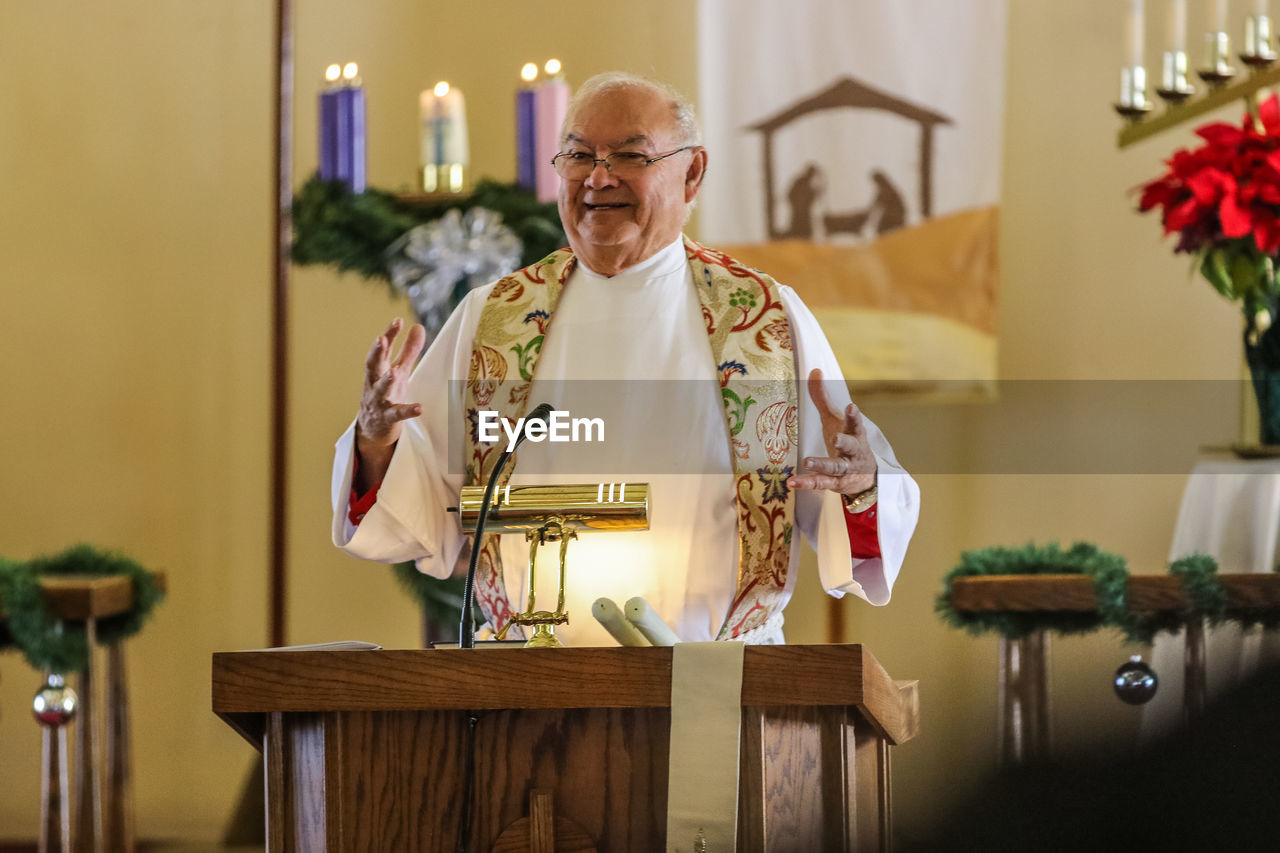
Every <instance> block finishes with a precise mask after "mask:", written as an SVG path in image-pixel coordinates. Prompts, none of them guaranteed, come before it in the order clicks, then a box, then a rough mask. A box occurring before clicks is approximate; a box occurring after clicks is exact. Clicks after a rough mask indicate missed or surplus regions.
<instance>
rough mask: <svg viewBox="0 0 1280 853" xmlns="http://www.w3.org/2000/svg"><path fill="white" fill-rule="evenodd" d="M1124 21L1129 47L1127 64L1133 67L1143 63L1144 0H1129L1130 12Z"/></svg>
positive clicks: (1126, 40)
mask: <svg viewBox="0 0 1280 853" xmlns="http://www.w3.org/2000/svg"><path fill="white" fill-rule="evenodd" d="M1124 23H1125V43H1126V45H1127V47H1128V56H1127V57H1126V59H1125V65H1127V66H1129V67H1130V68H1133V67H1135V66H1138V65H1141V64H1142V0H1129V14H1127V15H1126V16H1125V19H1124Z"/></svg>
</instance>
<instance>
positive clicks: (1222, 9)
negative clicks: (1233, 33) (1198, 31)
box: [1209, 0, 1227, 33]
mask: <svg viewBox="0 0 1280 853" xmlns="http://www.w3.org/2000/svg"><path fill="white" fill-rule="evenodd" d="M1226 31H1227V0H1213V2H1212V3H1211V4H1210V5H1209V32H1213V33H1225V32H1226Z"/></svg>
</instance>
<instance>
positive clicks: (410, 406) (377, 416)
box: [352, 317, 427, 494]
mask: <svg viewBox="0 0 1280 853" xmlns="http://www.w3.org/2000/svg"><path fill="white" fill-rule="evenodd" d="M403 326H404V323H403V321H401V320H400V318H399V317H397V318H396V319H395V320H393V321H392V322H391V325H390V326H388V327H387V330H386V331H385V332H383V333H382V334H381V335H380V336H379V337H378V339H377V340H375V341H374V342H373V346H372V347H371V348H370V349H369V355H368V357H366V358H365V361H364V391H363V392H362V393H361V394H360V414H359V415H358V416H357V417H356V454H357V455H358V456H359V457H360V464H359V465H358V466H357V470H356V480H355V482H354V483H352V487H353V488H354V489H355V490H356V492H357V494H364V493H365V492H367V491H369V489H371V488H373V487H374V486H376V485H377V484H378V483H381V482H382V478H383V477H385V476H386V473H387V468H388V467H389V466H390V465H391V454H392V453H393V452H394V451H395V446H396V442H397V441H399V440H400V430H401V429H402V428H403V424H402V423H401V422H402V421H404V420H407V419H408V418H416V417H417V416H418V415H420V414H422V405H421V404H419V403H404V402H400V401H402V400H404V398H405V394H406V391H407V388H408V384H409V374H410V373H412V372H413V366H414V364H415V363H416V362H417V360H418V356H419V355H420V354H421V353H422V347H423V345H424V344H425V343H426V340H427V332H426V329H424V328H422V326H421V325H419V324H417V323H415V324H414V325H413V326H412V327H410V329H409V335H408V337H407V338H406V339H405V342H404V347H403V348H401V350H400V355H399V356H397V357H396V358H395V360H392V358H391V348H392V345H393V344H394V343H395V340H396V337H397V336H398V335H399V334H400V329H401V328H402V327H403Z"/></svg>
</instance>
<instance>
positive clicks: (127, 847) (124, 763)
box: [102, 641, 135, 853]
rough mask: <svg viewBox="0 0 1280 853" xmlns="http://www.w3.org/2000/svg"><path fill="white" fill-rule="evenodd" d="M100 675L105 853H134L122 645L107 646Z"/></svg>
mask: <svg viewBox="0 0 1280 853" xmlns="http://www.w3.org/2000/svg"><path fill="white" fill-rule="evenodd" d="M102 675H103V680H104V682H105V683H106V690H107V695H106V702H105V712H106V718H107V720H106V723H107V725H106V728H107V737H106V749H107V759H106V798H107V799H106V803H105V811H106V815H105V820H106V839H107V849H108V850H111V851H113V853H117V851H118V853H133V850H134V843H135V841H134V826H133V762H132V760H131V755H132V751H131V748H130V743H129V691H128V689H127V687H126V685H125V670H124V643H123V641H118V642H115V643H112V644H111V645H109V646H107V657H106V662H105V664H104V666H103V668H102Z"/></svg>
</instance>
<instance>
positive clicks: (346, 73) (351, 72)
mask: <svg viewBox="0 0 1280 853" xmlns="http://www.w3.org/2000/svg"><path fill="white" fill-rule="evenodd" d="M359 73H360V69H359V67H358V66H357V65H356V64H355V63H354V62H348V63H347V64H346V65H344V66H342V76H343V78H344V79H346V80H354V79H356V75H357V74H359Z"/></svg>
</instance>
